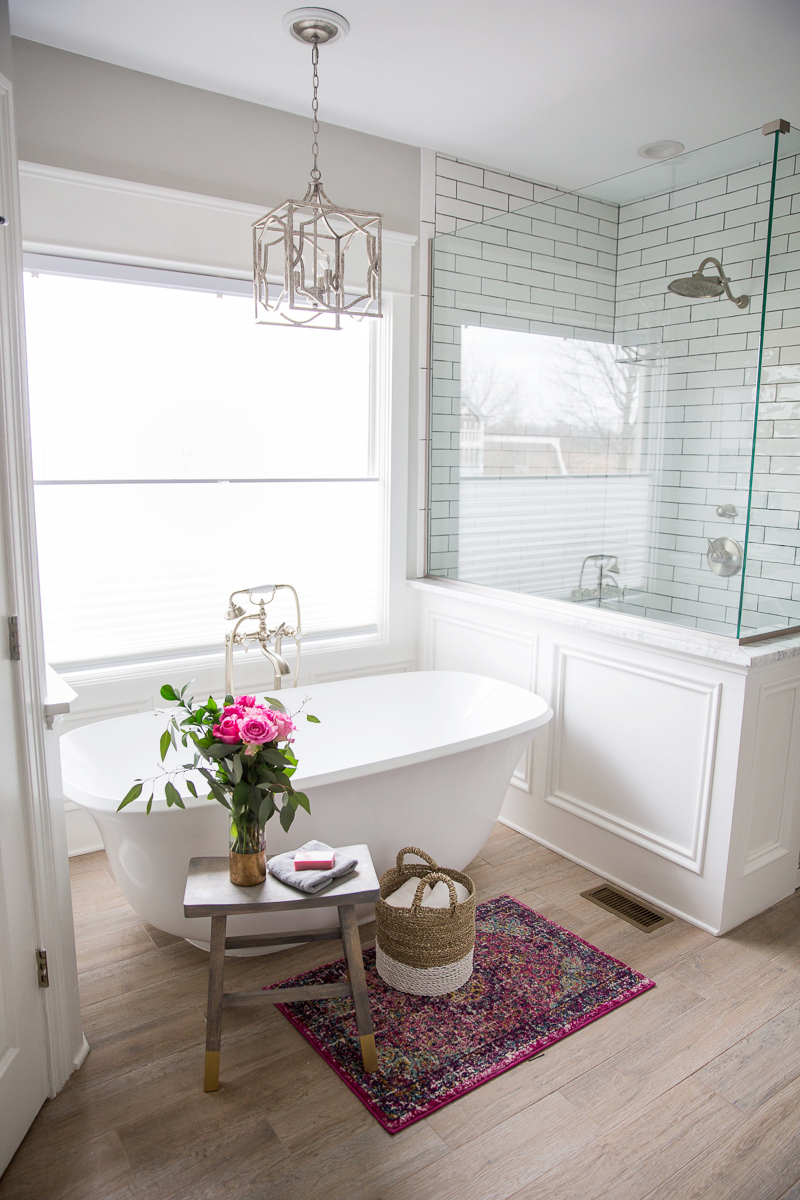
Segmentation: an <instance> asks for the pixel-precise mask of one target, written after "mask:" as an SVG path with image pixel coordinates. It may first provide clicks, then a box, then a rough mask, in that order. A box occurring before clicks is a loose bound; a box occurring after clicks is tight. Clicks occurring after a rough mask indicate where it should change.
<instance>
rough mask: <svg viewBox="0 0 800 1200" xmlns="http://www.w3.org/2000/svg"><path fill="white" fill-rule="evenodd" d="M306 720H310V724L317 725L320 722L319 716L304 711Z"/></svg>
mask: <svg viewBox="0 0 800 1200" xmlns="http://www.w3.org/2000/svg"><path fill="white" fill-rule="evenodd" d="M306 720H307V721H311V723H312V725H319V724H320V719H319V717H312V715H311V713H306Z"/></svg>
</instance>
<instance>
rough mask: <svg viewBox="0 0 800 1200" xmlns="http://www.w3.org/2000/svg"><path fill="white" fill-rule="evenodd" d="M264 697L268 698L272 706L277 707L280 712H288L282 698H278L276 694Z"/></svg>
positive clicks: (268, 702) (267, 700)
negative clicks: (281, 700)
mask: <svg viewBox="0 0 800 1200" xmlns="http://www.w3.org/2000/svg"><path fill="white" fill-rule="evenodd" d="M264 699H265V700H266V702H267V704H268V705H269V706H270V708H275V709H277V710H278V712H282V713H285V712H286V709H285V708H284V706H283V705H282V704H281V702H280V700H276V699H275V697H274V696H265V697H264Z"/></svg>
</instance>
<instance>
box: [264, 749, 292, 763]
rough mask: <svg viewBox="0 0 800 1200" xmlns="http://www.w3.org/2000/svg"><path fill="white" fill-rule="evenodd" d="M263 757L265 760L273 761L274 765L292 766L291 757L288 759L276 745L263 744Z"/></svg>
mask: <svg viewBox="0 0 800 1200" xmlns="http://www.w3.org/2000/svg"><path fill="white" fill-rule="evenodd" d="M261 757H262V758H263V759H264V761H265V762H268V763H271V765H272V766H273V767H288V766H291V759H288V758H287V757H286V755H285V754H281V752H280V750H276V749H275V747H274V746H262V747H261Z"/></svg>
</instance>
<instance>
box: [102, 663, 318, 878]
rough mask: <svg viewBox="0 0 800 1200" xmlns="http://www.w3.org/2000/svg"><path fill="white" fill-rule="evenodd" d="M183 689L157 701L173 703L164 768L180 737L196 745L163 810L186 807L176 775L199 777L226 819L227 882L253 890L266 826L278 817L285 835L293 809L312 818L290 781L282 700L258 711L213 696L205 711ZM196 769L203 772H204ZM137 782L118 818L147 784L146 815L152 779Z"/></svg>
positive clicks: (293, 763)
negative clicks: (221, 702) (228, 823)
mask: <svg viewBox="0 0 800 1200" xmlns="http://www.w3.org/2000/svg"><path fill="white" fill-rule="evenodd" d="M187 687H188V684H187V685H186V686H184V687H183V688H181V690H180V691H176V690H175V688H173V687H172V686H171V684H168V683H167V684H165V685H164V686H163V687H162V689H161V695H162V696H163V698H164V699H165V700H171V701H174V702H175V703H176V704H177V709H176V710H173V712H172V714H171V716H170V719H169V724H168V726H167V728H166V729H165V730H164V733H163V734H162V735H161V747H160V748H161V761H162V762H163V761H164V759H165V758H166V756H167V753H168V752H169V749H170V747H172V748H173V749H175V750H177V748H178V738H180V741H181V743H182V745H183V746H185V747H188V744H189V741H190V740H191V741H192V742H193V743H194V747H195V750H194V755H193V761H192V762H191V763H184V764H183V765H182V766H180V767H177V768H174V769H173V770H171V771H166V772H164V774H165V775H166V777H167V778H166V780H165V783H164V795H165V798H166V801H167V806H168V807H170V808H171V807H172V805H176V806H177V807H178V808H185V807H186V806H185V804H184V803H183V799H182V797H181V794H180V792H179V791H178V789H177V787H176V786H175V778H176V777H177V776H181V775H183V776H186V775H188V773H189V772H192V771H198V772H199V773H200V774H201V775H202V776H203V777H204V778H205V779H206V781H207V783H208V787H209V791H210V793H211V795H212V796H213V797H214V799H215V800H218V801H219V803H220V804H223V805H224V806H225V808H227V809H228V810H229V812H230V815H231V827H230V829H231V836H230V877H231V883H236V884H239V885H240V886H244V887H250V886H252V885H254V884H257V883H263V882H264V880H265V878H266V853H265V837H264V827H265V825H266V823H267V821H269V819H270V818H271V817H272V816H274V814H275V813H277V814H278V819H279V821H280V823H281V826H282V828H283V829H284V830H288V829H289V827H290V825H291V824H292V821H293V820H294V815H295V812H296V811H297V809H298V808H304V809H305V810H306V812H310V811H311V809H310V806H309V802H308V796H306V794H305V792H298V791H295V789H294V788H293V787H292V783H291V777H292V775H293V774H294V772H295V770H296V769H297V759H296V758H295V756H294V754H293V752H292V742H293V740H294V739H293V737H292V734H293V732H294V730H295V728H296V726H295V723H294V720H293V716H294V717H296V716H297V715H298V714H297V713H294V714H293V716H290V715H289V714H288V713H287V712H286V709H285V708H284V707H283V705H282V704H281V703H280V701H278V700H275V699H273V698H271V697H269V696H265V697H264V699H265V701H266V704H258V703H257V702H256V697H255V696H237V697H235V698H234V697H233V696H226V697H225V701H224V705H223V707H222V708H220V706H219V705H218V704H217V703H216V701H215V700H213V699H212V698H211V697H210V696H209V698H208V700H207V701H206V703H205V704H200V705H198V706H197V707H195V703H194V700H193V699H192V698H191V697H189V698H188V699H185V693H186V689H187ZM306 720H307V721H312V722H313V723H314V724H319V721H318V719H317V718H316V717H312V716H311V714H310V713H308V714H306ZM201 762H205V763H206V765H205V766H202V765H201ZM159 778H163V776H156V777H154V778H153V779H148V780H144V779H137V781H136V783H135V784H134V785H133V787H132V788H131V789H130V791H129V792H128V793H127V795H126V796H125V797H124V798H123V800H122V801H121V802H120V804H119V806H118V808H117V812H119V810H120V809H121V808H124V807H125V805H126V804H131V803H132V802H133V801H134V800H138V799H139V797H140V796H141V794H142V791H143V790H144V786H145V784H146V783H149V784H150V785H151V787H150V798H149V799H148V801H147V810H146V811H147V812H148V813H149V812H150V811H151V808H152V805H153V787H152V785H153V784H154V783H155V782H156V779H159ZM186 787H187V788H188V790H189V791H190V792H191V794H192V795H193V796H195V797H196V796H197V789H196V788H195V785H194V783H193V782H192V780H191V779H188V778H187V779H186Z"/></svg>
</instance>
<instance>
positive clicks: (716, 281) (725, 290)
mask: <svg viewBox="0 0 800 1200" xmlns="http://www.w3.org/2000/svg"><path fill="white" fill-rule="evenodd" d="M709 263H713V264H714V266H715V267H716V268H717V270H718V271H719V275H704V274H703V268H704V267H706V266H708V264H709ZM729 284H730V280H729V279H728V277H727V275H726V274H725V272H724V271H723V269H722V266H721V264H720V263H719V262H718V261H717V260H716V258H704V259H703V261H702V262H701V263H700V266H699V267H698V268H697V270H696V271H695V273H694V274H693V275H689V276H688V277H687V278H686V279H673V280H672V281H671V282H670V283H668V284H667V291H669V292H672V293H673V294H674V295H676V296H685V297H686V298H687V299H689V300H699V299H701V298H702V297H710V296H722V295H723V294H724V295H726V296H727V297H728V299H729V300H731V301H732V302H733V303H734V304H735V305H736V307H737V308H747V306H748V304H749V303H750V297H749V296H734V295H733V294H732V292H731V289H730V286H729Z"/></svg>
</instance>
